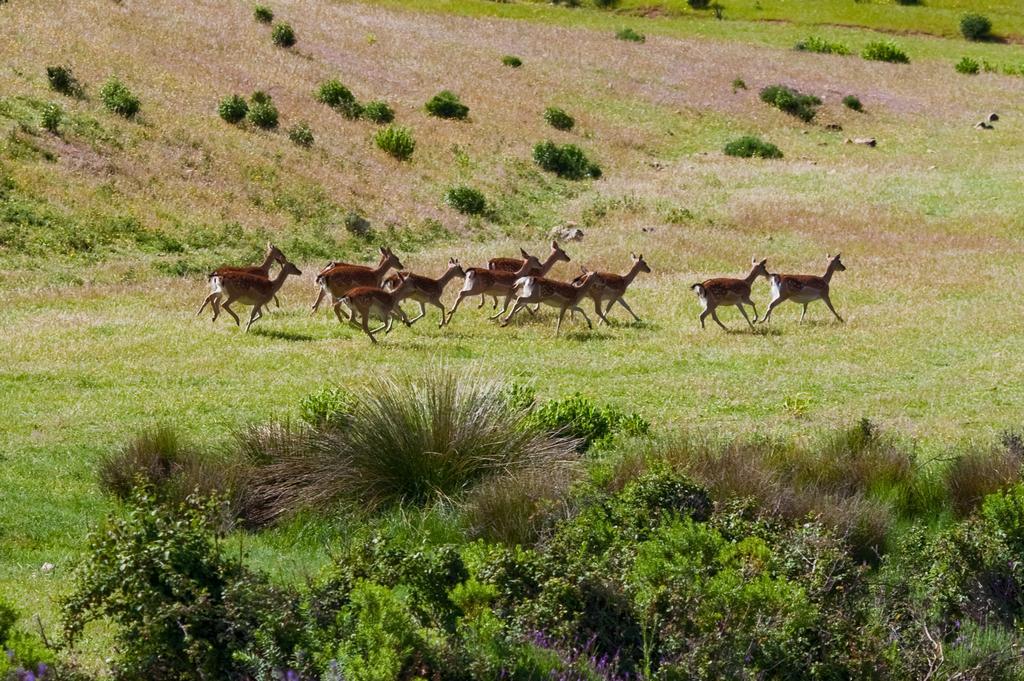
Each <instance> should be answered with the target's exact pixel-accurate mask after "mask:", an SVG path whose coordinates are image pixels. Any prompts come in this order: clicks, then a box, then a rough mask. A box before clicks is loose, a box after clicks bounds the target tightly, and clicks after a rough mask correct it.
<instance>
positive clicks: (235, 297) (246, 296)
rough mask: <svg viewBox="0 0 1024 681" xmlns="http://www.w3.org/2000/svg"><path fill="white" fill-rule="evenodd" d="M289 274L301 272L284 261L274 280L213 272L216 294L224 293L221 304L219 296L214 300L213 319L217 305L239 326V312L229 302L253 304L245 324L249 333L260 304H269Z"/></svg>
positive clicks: (218, 309)
mask: <svg viewBox="0 0 1024 681" xmlns="http://www.w3.org/2000/svg"><path fill="white" fill-rule="evenodd" d="M291 274H294V275H296V276H301V275H302V271H301V270H300V269H299V268H298V267H296V266H295V265H293V264H291V263H290V262H288V261H287V260H286V261H285V263H284V265H283V266H282V267H281V271H280V272H278V273H277V276H276V277H274V278H273V279H268V278H266V277H261V276H259V275H257V274H247V273H245V272H224V273H223V274H217V275H215V276H214V277H213V284H214V286H215V287H216V289H217V293H219V294H223V295H225V296H226V297H227V300H225V301H224V302H223V303H221V302H220V296H219V295H218V296H217V298H215V299H214V300H213V303H212V304H213V321H217V317H218V315H219V314H220V308H222V307H223V308H224V309H225V310H226V311H227V313H228V314H229V315H231V316H232V317H233V318H234V320H235V324H237V325H239V326H241V321H240V320H239V319H238V315H237V314H235V311H234V310H232V309H231V303H234V302H236V301H237V302H239V303H242V304H243V305H252V314H250V315H249V323H247V324H246V325H245V331H246V333H248V332H249V327H250V326H252V324H253V322H255V321H256V320H257V319H259V318H260V317H262V316H263V312H262V310H263V306H264V305H266V304H267V303H269V302H270V301H271V300H272V299H273V297H274V296H275V295H276V294H277V292H278V291H280V290H281V287H282V286H284V281H285V279H287V278H288V276H289V275H291Z"/></svg>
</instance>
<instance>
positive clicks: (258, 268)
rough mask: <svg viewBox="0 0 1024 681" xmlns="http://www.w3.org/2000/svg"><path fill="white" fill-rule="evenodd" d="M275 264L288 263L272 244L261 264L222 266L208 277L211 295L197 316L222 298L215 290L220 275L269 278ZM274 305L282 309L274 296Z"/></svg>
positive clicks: (268, 246) (201, 306)
mask: <svg viewBox="0 0 1024 681" xmlns="http://www.w3.org/2000/svg"><path fill="white" fill-rule="evenodd" d="M274 262H277V263H278V264H280V265H284V264H285V263H286V262H288V261H287V259H285V257H284V253H282V252H281V250H280V249H279V248H278V247H277V246H275V245H274V244H272V243H267V254H266V255H265V256H264V257H263V262H262V263H261V264H259V265H241V266H239V267H234V266H232V265H222V266H221V267H218V268H217V269H215V270H214V271H213V272H210V274H209V275H208V276H207V278H208V279H209V280H210V295H208V296H206V300H204V301H203V304H202V305H200V306H199V312H196V316H197V317H198V316H199V315H200V314H202V312H203V309H204V308H205V307H206V306H207V305H208V304H209V305H211V307H212V303H213V300H214V298H219V297H220V293H219V292H215V291H214V290H213V278H214V277H216V276H218V275H220V274H224V273H225V272H241V273H243V274H255V275H257V276H260V277H269V276H270V267H271V266H272V265H273V264H274ZM274 304H275V305H277V306H278V307H281V303H279V302H278V301H277V296H274Z"/></svg>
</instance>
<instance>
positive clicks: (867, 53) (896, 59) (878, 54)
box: [860, 40, 910, 64]
mask: <svg viewBox="0 0 1024 681" xmlns="http://www.w3.org/2000/svg"><path fill="white" fill-rule="evenodd" d="M860 56H861V57H863V58H864V59H867V60H869V61H887V62H890V63H892V64H909V63H910V57H908V56H907V53H906V52H904V51H903V50H901V49H900V48H899V47H898V46H897V45H896V43H894V42H892V41H891V40H873V41H871V42H870V43H868V44H867V45H865V46H864V49H863V50H861V53H860Z"/></svg>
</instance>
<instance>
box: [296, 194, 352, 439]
mask: <svg viewBox="0 0 1024 681" xmlns="http://www.w3.org/2000/svg"><path fill="white" fill-rule="evenodd" d="M353 215H354V217H356V218H358V215H356V214H353ZM346 222H347V221H346ZM350 231H352V230H350ZM353 402H354V399H353V397H352V393H351V392H349V391H348V390H345V389H344V388H332V387H325V388H321V389H320V390H318V391H317V392H315V393H310V394H309V395H306V396H305V397H303V398H302V400H301V401H300V402H299V416H300V418H302V420H303V421H305V422H306V423H308V424H309V425H311V426H313V427H314V428H326V427H327V426H331V425H334V426H341V425H343V424H344V423H345V421H346V419H347V418H348V414H349V413H350V412H351V410H352V404H353Z"/></svg>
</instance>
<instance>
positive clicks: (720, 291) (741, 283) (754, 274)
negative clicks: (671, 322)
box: [690, 258, 771, 331]
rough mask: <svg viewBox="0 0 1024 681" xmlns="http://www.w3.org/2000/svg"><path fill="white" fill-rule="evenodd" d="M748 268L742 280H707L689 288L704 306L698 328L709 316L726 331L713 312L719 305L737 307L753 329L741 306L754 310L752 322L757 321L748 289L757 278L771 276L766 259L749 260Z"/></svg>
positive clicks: (701, 326)
mask: <svg viewBox="0 0 1024 681" xmlns="http://www.w3.org/2000/svg"><path fill="white" fill-rule="evenodd" d="M750 266H751V267H750V274H748V275H747V276H746V278H744V279H724V278H723V279H708V280H707V281H704V282H701V283H699V284H694V285H693V286H691V287H690V288H691V289H693V290H694V291H696V292H697V297H698V298H700V304H701V305H702V306H704V311H703V312H701V313H700V328H702V329H703V328H704V319H705V318H707V316H708V315H711V318H712V319H714V320H715V322H716V323H717V324H718V325H719V326H720V327H722V328H723V329H725V330H726V331H728V329H726V328H725V324H723V323H722V321H721V320H720V319H719V318H718V314H717V313H716V312H715V309H716V308H718V307H719V306H721V305H735V306H736V307H738V308H739V310H740V313H741V314H742V315H743V318H744V319H746V320H747V324H750V328H754V324H753V323H752V322H751V321H750V317H748V316H747V311H746V310H745V309H743V306H744V305H749V306H750V307H752V308H753V309H754V321H757V306H756V305H754V301H753V300H751V299H750V287H751V286H753V285H754V282H755V281H756V280H757V278H758V277H764V278H766V279H767V278H768V277H770V276H771V275H770V274H769V273H768V259H767V258H765V259H764V260H762V261H760V262H758V261H757V258H751V259H750Z"/></svg>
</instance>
